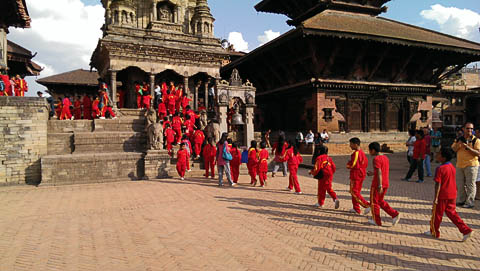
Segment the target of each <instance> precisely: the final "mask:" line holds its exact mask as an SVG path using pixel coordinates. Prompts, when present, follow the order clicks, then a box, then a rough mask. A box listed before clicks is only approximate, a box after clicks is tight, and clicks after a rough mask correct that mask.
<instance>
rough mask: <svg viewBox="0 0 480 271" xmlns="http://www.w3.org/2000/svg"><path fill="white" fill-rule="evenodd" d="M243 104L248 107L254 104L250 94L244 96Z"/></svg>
mask: <svg viewBox="0 0 480 271" xmlns="http://www.w3.org/2000/svg"><path fill="white" fill-rule="evenodd" d="M245 103H246V104H248V105H253V104H255V98H254V97H253V95H252V94H250V93H247V94H245Z"/></svg>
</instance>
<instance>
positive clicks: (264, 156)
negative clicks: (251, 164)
mask: <svg viewBox="0 0 480 271" xmlns="http://www.w3.org/2000/svg"><path fill="white" fill-rule="evenodd" d="M259 157H260V163H259V165H258V169H259V170H260V172H266V171H268V151H267V149H262V150H261V151H260V154H259Z"/></svg>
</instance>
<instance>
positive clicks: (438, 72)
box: [222, 0, 480, 132]
mask: <svg viewBox="0 0 480 271" xmlns="http://www.w3.org/2000/svg"><path fill="white" fill-rule="evenodd" d="M387 2H389V0H308V1H296V0H263V1H261V2H260V3H258V4H257V5H256V6H255V8H256V10H257V11H260V12H269V13H277V14H284V15H286V16H287V17H289V18H290V19H289V20H288V21H287V23H288V24H289V25H292V26H294V27H295V28H294V29H292V30H290V31H288V32H286V33H285V34H283V35H281V36H280V37H278V38H277V39H275V40H273V41H271V42H269V43H267V44H265V45H263V46H261V47H259V48H257V49H255V50H254V51H252V52H250V53H249V54H247V55H245V56H243V57H241V58H239V59H236V60H235V61H233V62H231V63H230V64H228V65H226V66H225V67H223V68H222V76H223V77H228V76H229V74H230V73H231V72H232V71H233V70H234V69H237V70H238V71H239V73H240V75H241V77H242V78H248V79H249V80H250V81H251V82H252V83H253V84H254V85H255V86H256V88H257V92H256V99H257V101H256V102H257V106H258V107H257V113H256V120H257V123H256V125H257V127H256V130H259V129H261V130H267V129H284V130H287V131H298V130H309V129H312V130H316V131H321V130H323V129H324V128H328V129H329V130H330V131H340V132H341V131H347V132H349V131H352V132H393V131H397V132H398V131H406V130H407V129H409V128H414V127H419V126H427V125H430V124H431V120H432V96H433V94H434V93H437V92H439V91H441V85H440V84H439V83H440V82H441V81H442V80H443V79H445V78H447V77H448V76H450V74H453V73H456V72H458V71H459V70H460V69H462V68H463V67H464V66H465V65H466V64H468V63H471V62H475V61H479V60H480V44H478V43H475V42H471V41H468V40H464V39H460V38H457V37H453V36H449V35H446V34H442V33H439V32H435V31H432V30H428V29H424V28H420V27H417V26H413V25H408V24H405V23H401V22H397V21H394V20H390V19H386V18H383V17H380V16H379V14H381V13H383V12H386V10H387V7H386V6H385V4H386V3H387Z"/></svg>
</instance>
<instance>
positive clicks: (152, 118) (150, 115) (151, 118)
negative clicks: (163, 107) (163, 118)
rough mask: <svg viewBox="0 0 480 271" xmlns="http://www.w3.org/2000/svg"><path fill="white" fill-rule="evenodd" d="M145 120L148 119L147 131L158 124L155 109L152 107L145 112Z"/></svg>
mask: <svg viewBox="0 0 480 271" xmlns="http://www.w3.org/2000/svg"><path fill="white" fill-rule="evenodd" d="M145 118H146V119H147V125H146V126H145V127H146V129H148V127H149V126H150V125H152V124H154V123H157V112H155V109H153V107H150V109H148V110H147V111H146V112H145Z"/></svg>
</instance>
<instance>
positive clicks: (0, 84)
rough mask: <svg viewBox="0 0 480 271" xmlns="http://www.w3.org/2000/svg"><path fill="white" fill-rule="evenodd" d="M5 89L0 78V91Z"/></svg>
mask: <svg viewBox="0 0 480 271" xmlns="http://www.w3.org/2000/svg"><path fill="white" fill-rule="evenodd" d="M4 90H5V82H3V80H0V91H4Z"/></svg>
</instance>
